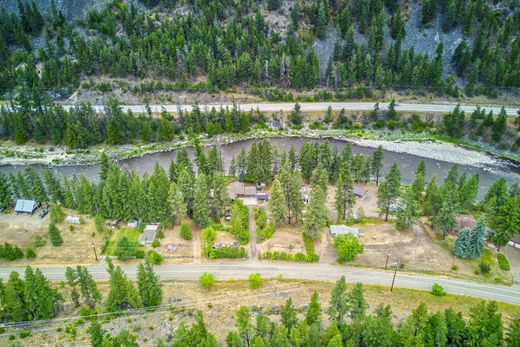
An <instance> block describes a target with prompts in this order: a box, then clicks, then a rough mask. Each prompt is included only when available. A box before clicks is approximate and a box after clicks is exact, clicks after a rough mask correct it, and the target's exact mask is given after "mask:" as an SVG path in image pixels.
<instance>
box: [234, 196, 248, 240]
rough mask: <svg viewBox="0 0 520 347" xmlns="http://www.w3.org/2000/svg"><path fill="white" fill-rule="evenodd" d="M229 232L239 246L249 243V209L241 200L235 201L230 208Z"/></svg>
mask: <svg viewBox="0 0 520 347" xmlns="http://www.w3.org/2000/svg"><path fill="white" fill-rule="evenodd" d="M230 224H231V232H232V233H233V235H235V237H236V239H237V240H239V241H240V243H241V244H246V243H248V242H249V238H250V234H249V209H248V208H247V206H246V205H244V203H243V202H242V200H235V202H234V203H233V207H232V208H231V222H230Z"/></svg>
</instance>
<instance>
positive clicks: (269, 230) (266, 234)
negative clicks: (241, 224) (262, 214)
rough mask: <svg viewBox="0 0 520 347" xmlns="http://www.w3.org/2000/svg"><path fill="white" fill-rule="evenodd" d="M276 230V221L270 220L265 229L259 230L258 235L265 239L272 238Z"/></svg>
mask: <svg viewBox="0 0 520 347" xmlns="http://www.w3.org/2000/svg"><path fill="white" fill-rule="evenodd" d="M274 231H275V227H274V223H273V222H269V224H267V225H266V226H265V227H264V228H263V229H259V230H258V235H259V236H260V237H261V238H262V239H263V240H267V239H270V238H271V237H272V236H273V234H274Z"/></svg>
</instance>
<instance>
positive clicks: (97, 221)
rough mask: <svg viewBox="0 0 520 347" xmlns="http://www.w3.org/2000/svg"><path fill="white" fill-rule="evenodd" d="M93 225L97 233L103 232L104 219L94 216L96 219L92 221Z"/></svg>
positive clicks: (98, 215)
mask: <svg viewBox="0 0 520 347" xmlns="http://www.w3.org/2000/svg"><path fill="white" fill-rule="evenodd" d="M94 223H95V225H96V231H97V232H98V233H100V232H102V231H104V230H105V218H103V215H101V214H96V218H95V219H94Z"/></svg>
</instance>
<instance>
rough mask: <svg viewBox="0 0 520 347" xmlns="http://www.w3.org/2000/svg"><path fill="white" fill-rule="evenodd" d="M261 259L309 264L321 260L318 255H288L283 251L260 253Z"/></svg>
mask: <svg viewBox="0 0 520 347" xmlns="http://www.w3.org/2000/svg"><path fill="white" fill-rule="evenodd" d="M259 257H260V258H262V259H269V260H286V261H297V262H307V263H313V262H317V261H318V260H320V257H319V256H318V255H317V254H304V253H294V254H291V253H287V252H281V251H274V252H269V251H267V252H264V253H260V254H259Z"/></svg>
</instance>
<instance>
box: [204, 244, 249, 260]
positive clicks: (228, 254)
mask: <svg viewBox="0 0 520 347" xmlns="http://www.w3.org/2000/svg"><path fill="white" fill-rule="evenodd" d="M246 256H247V252H246V249H245V248H244V247H235V246H224V247H218V248H215V249H212V250H211V251H210V252H209V257H210V258H211V259H219V258H231V259H236V258H245V257H246Z"/></svg>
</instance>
